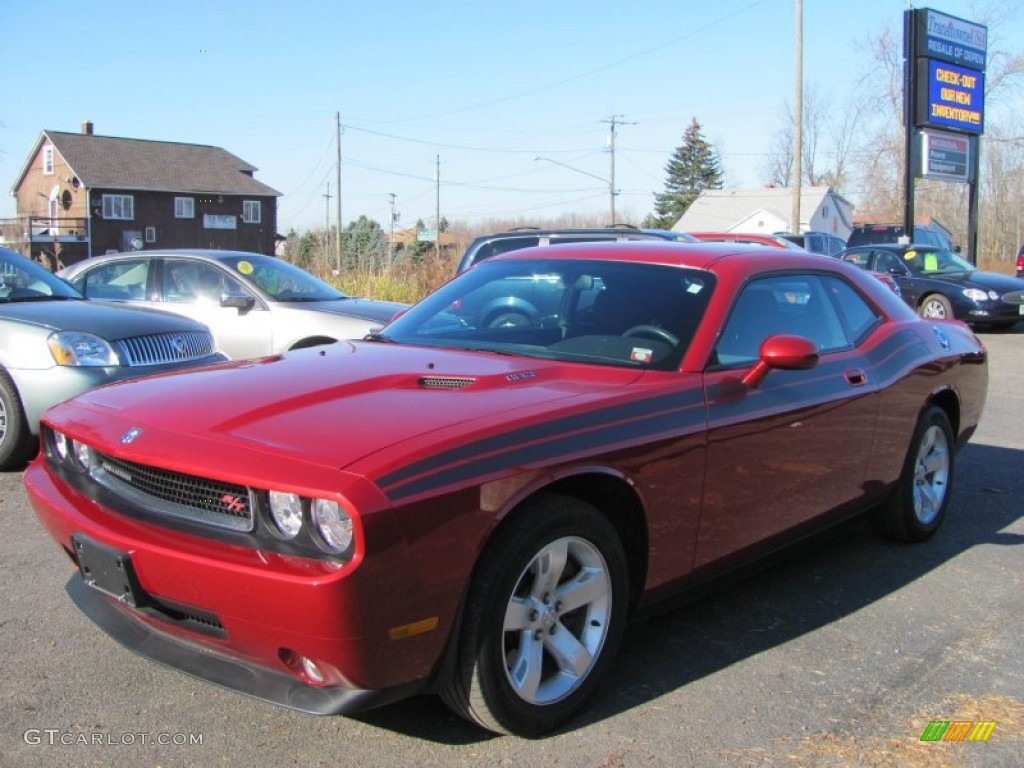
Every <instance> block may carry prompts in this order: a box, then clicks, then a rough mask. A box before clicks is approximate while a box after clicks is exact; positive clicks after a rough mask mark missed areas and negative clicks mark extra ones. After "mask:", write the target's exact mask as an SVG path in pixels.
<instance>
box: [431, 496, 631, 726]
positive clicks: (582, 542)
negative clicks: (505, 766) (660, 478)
mask: <svg viewBox="0 0 1024 768" xmlns="http://www.w3.org/2000/svg"><path fill="white" fill-rule="evenodd" d="M626 574H627V564H626V555H625V551H624V549H623V546H622V542H621V541H620V539H619V537H618V534H617V533H616V531H615V529H614V527H613V526H612V525H611V523H609V522H608V520H607V519H606V518H605V517H604V516H603V515H602V514H601V513H600V512H599V511H598V510H596V509H595V508H594V507H592V506H590V505H589V504H586V503H584V502H582V501H578V500H576V499H570V498H566V497H561V496H546V497H543V498H542V499H540V500H538V501H537V502H535V503H533V504H531V505H530V507H528V508H526V509H523V510H521V511H520V512H518V513H514V517H513V519H511V520H510V521H509V522H508V524H507V525H506V526H505V528H504V530H501V531H499V533H498V534H497V535H496V536H495V538H494V539H493V540H492V542H491V544H490V545H489V546H488V547H487V549H486V550H485V552H484V554H483V555H482V557H481V561H480V567H479V568H478V570H477V573H476V574H475V576H474V581H473V584H472V585H471V587H470V592H469V596H468V598H467V605H466V611H465V615H464V617H463V624H462V626H463V629H462V633H461V637H460V643H459V649H458V661H457V667H456V670H455V673H454V674H453V676H452V679H451V680H450V681H449V684H448V686H447V688H446V689H445V690H444V691H443V692H442V696H443V698H444V700H445V702H446V703H447V704H448V705H449V706H450V707H451V708H452V709H453V710H455V711H456V712H457V713H458V714H460V715H462V716H463V717H466V718H467V719H469V720H472V721H474V722H476V723H477V724H479V725H481V726H483V727H484V728H487V729H488V730H491V731H494V732H496V733H512V734H516V735H519V736H539V735H541V734H543V733H546V732H548V731H551V730H554V729H555V728H558V727H559V726H561V725H562V724H564V723H565V722H567V721H568V720H569V719H571V718H572V717H573V716H574V715H575V714H576V713H577V712H579V710H580V709H581V708H582V707H583V706H585V705H586V703H587V701H588V700H589V699H590V697H591V696H592V695H593V693H594V691H595V690H596V688H597V686H598V683H599V681H600V679H601V677H602V676H603V675H604V672H605V670H606V668H607V666H608V664H609V662H610V661H611V659H612V658H613V657H614V656H615V654H616V652H617V650H618V647H619V644H620V642H621V640H622V633H623V631H624V629H625V622H626V610H627V606H626V602H627V594H628V583H627V575H626Z"/></svg>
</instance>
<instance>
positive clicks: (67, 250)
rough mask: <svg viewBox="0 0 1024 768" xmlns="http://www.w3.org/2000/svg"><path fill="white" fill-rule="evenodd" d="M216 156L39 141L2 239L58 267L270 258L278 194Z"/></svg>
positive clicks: (94, 139)
mask: <svg viewBox="0 0 1024 768" xmlns="http://www.w3.org/2000/svg"><path fill="white" fill-rule="evenodd" d="M255 171H256V168H255V167H254V166H252V165H250V164H249V163H247V162H245V161H244V160H242V159H240V158H238V157H235V156H234V155H233V154H231V153H230V152H228V151H226V150H224V149H221V148H220V147H209V146H204V145H201V144H180V143H176V142H170V141H146V140H143V139H122V138H117V137H113V136H96V135H94V134H93V126H92V123H88V122H87V123H83V124H82V132H81V133H64V132H60V131H43V132H42V134H41V135H40V136H39V139H38V140H37V141H36V143H35V146H34V147H33V148H32V151H31V152H29V155H28V158H27V159H26V161H25V165H24V166H23V167H22V169H21V173H20V174H19V175H18V178H17V179H16V180H15V182H14V186H13V187H12V189H11V193H12V194H13V195H15V196H16V197H17V199H18V204H17V207H18V218H17V219H16V220H15V221H14V222H13V223H12V222H8V223H7V224H6V225H5V232H4V235H5V239H6V240H7V242H9V243H12V242H13V243H16V244H17V245H19V246H20V250H22V251H23V252H24V253H26V254H28V255H31V256H32V257H33V258H36V259H38V260H40V261H42V262H43V263H44V264H47V265H48V266H51V267H55V266H56V264H57V263H61V264H71V263H73V262H76V261H80V260H81V259H84V258H87V257H88V256H92V255H93V254H100V253H109V252H111V251H131V250H145V249H149V248H224V249H231V250H242V251H254V252H257V253H265V254H268V255H273V254H274V244H275V235H276V231H277V198H278V197H279V196H280V194H281V193H280V192H278V191H276V190H275V189H272V188H271V187H268V186H267V185H266V184H264V183H263V182H260V181H257V180H256V179H255V178H253V173H254V172H255Z"/></svg>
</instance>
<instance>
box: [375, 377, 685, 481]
mask: <svg viewBox="0 0 1024 768" xmlns="http://www.w3.org/2000/svg"><path fill="white" fill-rule="evenodd" d="M703 400H704V394H703V392H701V390H700V388H699V387H695V388H693V389H688V390H685V391H683V392H673V393H671V394H668V395H659V396H657V397H651V398H647V399H646V400H639V401H631V402H628V403H623V404H621V405H613V406H610V407H606V408H599V409H597V410H593V411H587V412H585V413H581V414H576V415H573V416H567V417H565V418H561V419H554V420H552V421H546V422H542V423H539V424H531V425H530V426H528V427H523V428H521V429H516V430H513V431H511V432H503V433H502V434H500V435H495V436H493V437H488V438H484V439H483V440H477V441H475V442H472V443H468V444H467V445H462V446H459V447H458V448H452V449H450V450H448V451H444V452H442V453H439V454H437V455H435V456H431V457H430V458H428V459H423V460H421V461H417V462H415V463H413V464H410V465H408V466H406V467H403V468H402V469H398V470H395V471H394V472H390V473H388V474H387V475H384V476H382V477H381V478H380V480H378V484H379V485H380V486H381V487H384V488H386V487H389V486H393V485H397V484H399V483H401V482H402V481H404V480H406V479H408V478H410V477H415V476H416V475H421V474H423V473H425V472H430V471H433V470H437V469H440V468H441V467H444V466H446V465H448V464H454V463H456V462H460V461H464V460H465V459H470V458H473V457H475V456H479V455H480V454H481V453H493V452H495V451H500V450H502V449H504V448H509V447H514V446H517V445H521V444H522V443H525V442H532V441H538V440H543V439H545V438H551V437H557V436H559V435H562V434H565V433H567V432H578V431H580V430H585V429H590V428H593V427H599V426H601V425H603V424H608V423H609V422H618V421H626V420H633V419H642V418H644V417H646V416H648V415H649V414H653V413H660V412H662V411H665V410H666V409H672V408H678V407H681V406H689V405H692V404H693V403H694V402H696V403H701V402H703Z"/></svg>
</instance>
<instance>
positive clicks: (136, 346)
mask: <svg viewBox="0 0 1024 768" xmlns="http://www.w3.org/2000/svg"><path fill="white" fill-rule="evenodd" d="M115 344H116V345H117V347H118V348H119V351H120V352H121V358H122V359H123V360H124V361H125V363H127V364H128V365H130V366H138V365H161V364H166V363H183V362H188V361H190V360H199V359H201V358H204V357H207V356H208V355H212V354H213V353H214V352H215V351H216V347H215V346H214V344H213V335H212V334H211V333H210V332H209V331H172V332H170V333H153V334H150V335H148V336H133V337H131V338H128V339H121V340H119V341H117V342H115Z"/></svg>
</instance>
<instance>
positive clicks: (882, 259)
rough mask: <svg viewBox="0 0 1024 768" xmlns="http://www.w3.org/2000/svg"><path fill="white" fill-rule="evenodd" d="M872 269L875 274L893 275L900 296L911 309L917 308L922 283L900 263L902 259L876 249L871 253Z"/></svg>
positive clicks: (894, 254)
mask: <svg viewBox="0 0 1024 768" xmlns="http://www.w3.org/2000/svg"><path fill="white" fill-rule="evenodd" d="M871 265H872V266H871V268H872V269H873V270H874V271H875V272H882V273H884V274H886V275H891V276H892V279H893V280H895V281H896V285H898V286H899V289H900V295H901V296H903V300H904V301H905V302H907V304H909V305H910V306H911V307H916V306H917V302H918V300H919V299H920V298H921V286H920V281H919V280H917V279H915V278H914V276H913V274H912V273H911V271H910V270H909V269H907V266H906V265H905V264H903V263H901V262H900V257H899V255H897V254H896V253H893V252H892V251H886V250H882V249H880V248H876V249H874V250H873V251H872V253H871Z"/></svg>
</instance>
